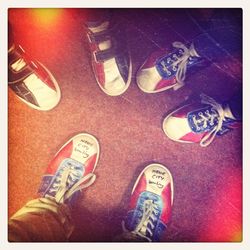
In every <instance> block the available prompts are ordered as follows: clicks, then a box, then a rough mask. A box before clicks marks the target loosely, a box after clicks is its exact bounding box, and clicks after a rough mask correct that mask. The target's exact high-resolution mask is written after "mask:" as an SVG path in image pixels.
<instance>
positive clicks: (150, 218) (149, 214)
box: [122, 200, 158, 241]
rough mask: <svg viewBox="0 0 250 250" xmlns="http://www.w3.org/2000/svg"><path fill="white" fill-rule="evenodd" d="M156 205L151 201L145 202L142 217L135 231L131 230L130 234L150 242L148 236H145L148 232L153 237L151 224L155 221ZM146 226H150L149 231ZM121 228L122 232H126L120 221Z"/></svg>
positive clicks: (152, 225) (123, 223)
mask: <svg viewBox="0 0 250 250" xmlns="http://www.w3.org/2000/svg"><path fill="white" fill-rule="evenodd" d="M157 213H158V211H157V205H156V204H155V203H154V202H153V201H152V200H146V201H145V202H144V204H143V215H142V218H141V221H140V223H139V224H138V225H137V226H136V228H135V230H133V231H132V232H131V233H134V234H136V235H138V236H140V237H142V238H145V239H147V240H148V241H152V240H151V239H150V238H149V237H148V236H146V233H147V232H148V233H149V234H150V236H153V232H152V230H151V229H154V224H153V222H154V221H155V220H156V219H157V217H156V215H157ZM148 225H150V226H151V229H150V228H149V227H148ZM122 228H123V231H124V232H128V230H127V229H126V227H125V222H124V221H122Z"/></svg>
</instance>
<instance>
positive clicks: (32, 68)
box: [8, 45, 61, 111]
mask: <svg viewBox="0 0 250 250" xmlns="http://www.w3.org/2000/svg"><path fill="white" fill-rule="evenodd" d="M8 58H9V65H8V72H9V73H8V74H9V75H8V77H9V79H8V83H9V87H10V88H11V89H12V90H13V91H14V92H15V94H16V95H17V97H19V98H20V100H22V101H23V102H24V103H26V104H27V105H28V106H29V107H31V108H34V109H37V110H43V111H47V110H50V109H52V108H54V107H55V106H56V105H57V104H58V102H59V101H60V98H61V93H60V88H59V86H58V83H57V81H56V80H55V78H54V77H53V75H52V74H51V72H50V71H49V70H48V69H47V68H46V67H45V66H44V65H43V64H42V63H40V62H38V61H35V60H32V59H31V58H30V57H29V56H28V55H27V53H26V52H25V51H24V49H23V48H22V47H21V46H20V45H18V46H15V45H13V46H12V48H11V49H10V50H9V52H8Z"/></svg>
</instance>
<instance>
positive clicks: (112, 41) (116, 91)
mask: <svg viewBox="0 0 250 250" xmlns="http://www.w3.org/2000/svg"><path fill="white" fill-rule="evenodd" d="M86 27H87V37H88V41H89V45H90V51H91V54H92V68H93V71H94V75H95V78H96V81H97V83H98V85H99V87H100V88H101V89H102V90H103V91H104V93H106V94H107V95H110V96H117V95H121V94H122V93H124V92H125V91H126V90H127V89H128V87H129V85H130V82H131V76H132V64H131V58H130V55H129V52H128V48H127V45H126V39H125V38H124V36H125V33H124V29H122V27H118V25H117V26H116V27H112V26H111V24H110V21H105V22H101V23H100V22H88V23H87V24H86Z"/></svg>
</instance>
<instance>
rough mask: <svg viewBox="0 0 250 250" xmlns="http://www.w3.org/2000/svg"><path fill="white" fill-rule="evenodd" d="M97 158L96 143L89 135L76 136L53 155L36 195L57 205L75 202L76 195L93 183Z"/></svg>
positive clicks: (97, 146)
mask: <svg viewBox="0 0 250 250" xmlns="http://www.w3.org/2000/svg"><path fill="white" fill-rule="evenodd" d="M98 158H99V143H98V141H97V140H96V138H95V137H94V136H92V135H90V134H85V133H82V134H78V135H76V136H74V137H73V138H71V139H70V140H69V141H67V142H66V143H65V144H64V145H63V146H62V147H61V149H60V150H59V151H58V152H57V153H56V155H55V156H54V158H53V159H52V161H51V162H50V164H49V166H48V168H47V171H46V173H45V175H44V176H43V178H42V183H41V186H40V188H39V190H38V193H39V194H40V196H41V197H47V198H50V199H52V200H54V201H56V202H57V203H65V202H66V203H68V202H70V201H72V199H73V198H74V199H73V200H75V197H76V195H77V194H79V191H80V190H82V189H84V188H87V187H89V186H90V185H91V184H93V182H94V181H95V179H96V176H95V174H94V173H93V172H94V170H95V168H96V164H97V162H98Z"/></svg>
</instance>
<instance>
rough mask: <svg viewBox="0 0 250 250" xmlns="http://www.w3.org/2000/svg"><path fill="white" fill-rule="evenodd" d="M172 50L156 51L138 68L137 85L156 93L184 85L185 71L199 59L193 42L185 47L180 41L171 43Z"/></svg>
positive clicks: (146, 90)
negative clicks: (188, 46)
mask: <svg viewBox="0 0 250 250" xmlns="http://www.w3.org/2000/svg"><path fill="white" fill-rule="evenodd" d="M173 47H174V51H173V52H170V53H169V52H167V51H166V50H160V51H156V52H154V53H153V54H151V56H149V58H148V59H147V60H146V61H145V62H144V64H143V65H142V66H141V68H140V69H139V71H138V73H137V76H136V79H137V85H138V87H139V88H140V89H141V90H142V91H143V92H146V93H158V92H161V91H164V90H167V89H170V88H173V89H174V90H177V89H179V88H180V87H182V86H183V85H184V80H185V77H186V71H187V69H188V68H190V67H191V66H193V65H195V64H197V63H199V62H200V61H201V59H200V57H199V55H198V54H197V52H196V51H195V48H194V46H193V44H191V46H190V48H187V47H186V46H185V45H184V44H182V43H181V42H174V43H173Z"/></svg>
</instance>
